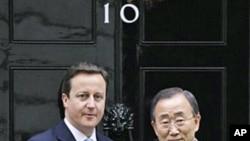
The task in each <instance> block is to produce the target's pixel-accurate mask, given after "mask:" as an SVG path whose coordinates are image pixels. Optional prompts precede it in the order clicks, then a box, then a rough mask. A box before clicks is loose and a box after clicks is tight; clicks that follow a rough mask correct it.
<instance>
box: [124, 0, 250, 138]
mask: <svg viewBox="0 0 250 141" xmlns="http://www.w3.org/2000/svg"><path fill="white" fill-rule="evenodd" d="M134 3H135V4H136V5H137V6H138V7H139V9H140V21H138V22H135V23H133V24H126V23H123V33H124V34H123V47H122V49H123V59H124V60H123V62H124V63H123V99H122V101H124V102H125V103H127V104H128V105H130V106H131V107H133V110H134V113H135V130H134V138H135V140H139V141H151V140H154V139H155V138H156V136H155V135H154V132H153V129H152V127H151V125H150V116H149V115H150V113H149V111H150V110H149V109H150V100H151V99H152V97H153V96H154V95H155V94H156V93H157V92H158V91H159V90H161V89H163V88H166V87H173V86H178V87H182V88H183V89H187V90H190V91H191V92H193V93H194V94H195V96H196V97H197V99H198V102H199V105H200V110H201V115H202V120H201V126H200V130H199V132H198V133H197V138H198V139H199V140H202V141H228V140H229V138H228V137H229V126H230V125H231V124H247V123H249V30H248V29H249V11H248V8H249V7H248V1H247V0H241V1H235V0H200V1H197V0H142V1H134ZM127 15H128V16H130V17H131V18H133V17H134V16H135V13H134V12H133V10H131V11H129V10H128V11H127ZM132 70H134V71H132ZM132 99H133V100H132Z"/></svg>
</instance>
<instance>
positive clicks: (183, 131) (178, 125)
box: [151, 94, 201, 141]
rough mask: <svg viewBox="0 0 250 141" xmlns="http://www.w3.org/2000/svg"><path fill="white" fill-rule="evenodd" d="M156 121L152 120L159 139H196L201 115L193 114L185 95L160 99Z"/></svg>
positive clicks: (190, 140)
mask: <svg viewBox="0 0 250 141" xmlns="http://www.w3.org/2000/svg"><path fill="white" fill-rule="evenodd" d="M154 115H155V121H151V124H152V126H153V129H154V131H155V134H156V135H157V137H158V139H159V141H194V138H195V132H196V131H198V129H199V124H200V118H201V117H200V115H197V116H195V117H194V116H193V114H192V109H191V105H190V104H189V103H188V101H187V99H186V98H185V97H184V96H183V95H180V94H178V95H175V96H173V97H172V98H169V99H162V100H160V101H158V103H157V104H156V107H155V112H154Z"/></svg>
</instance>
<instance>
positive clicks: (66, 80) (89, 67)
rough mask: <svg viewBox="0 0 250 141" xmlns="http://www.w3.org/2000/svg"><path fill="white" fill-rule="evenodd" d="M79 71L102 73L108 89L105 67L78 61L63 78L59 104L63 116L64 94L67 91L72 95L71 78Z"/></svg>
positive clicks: (67, 93)
mask: <svg viewBox="0 0 250 141" xmlns="http://www.w3.org/2000/svg"><path fill="white" fill-rule="evenodd" d="M79 73H87V74H101V75H102V77H103V79H104V80H105V82H106V88H107V89H108V72H107V71H106V70H105V69H104V68H102V67H100V66H98V65H95V64H92V63H89V62H86V61H82V62H78V63H76V64H74V65H72V66H70V67H69V69H68V70H67V71H66V73H65V75H64V77H63V79H62V82H61V85H60V88H59V92H58V106H59V112H60V116H61V118H64V106H63V102H62V99H61V97H62V94H63V93H65V94H66V95H67V96H68V97H70V95H69V93H70V90H71V79H72V78H73V77H74V76H76V75H77V74H79ZM107 89H106V91H107Z"/></svg>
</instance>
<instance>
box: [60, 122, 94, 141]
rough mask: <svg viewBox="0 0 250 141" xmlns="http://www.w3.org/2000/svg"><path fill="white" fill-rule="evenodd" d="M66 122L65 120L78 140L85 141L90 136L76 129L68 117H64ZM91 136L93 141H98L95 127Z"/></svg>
mask: <svg viewBox="0 0 250 141" xmlns="http://www.w3.org/2000/svg"><path fill="white" fill-rule="evenodd" d="M64 122H65V124H66V126H67V127H68V128H69V130H70V132H71V133H72V134H73V136H74V138H75V140H76V141H84V140H85V139H87V138H88V137H87V136H86V135H84V134H83V133H82V132H81V131H79V130H78V129H76V128H75V127H74V126H73V125H72V124H71V123H70V122H69V121H68V120H67V119H66V118H64ZM89 138H91V139H92V140H93V141H97V139H96V130H95V129H94V131H93V133H92V135H91V136H90V137H89Z"/></svg>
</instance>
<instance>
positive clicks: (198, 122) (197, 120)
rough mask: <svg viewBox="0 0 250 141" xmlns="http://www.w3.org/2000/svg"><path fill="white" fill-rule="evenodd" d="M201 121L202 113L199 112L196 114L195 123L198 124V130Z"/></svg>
mask: <svg viewBox="0 0 250 141" xmlns="http://www.w3.org/2000/svg"><path fill="white" fill-rule="evenodd" d="M200 121H201V115H200V114H197V115H196V116H195V124H196V129H195V131H198V130H199V127H200Z"/></svg>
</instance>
